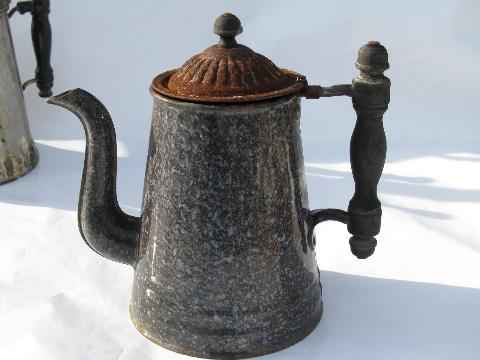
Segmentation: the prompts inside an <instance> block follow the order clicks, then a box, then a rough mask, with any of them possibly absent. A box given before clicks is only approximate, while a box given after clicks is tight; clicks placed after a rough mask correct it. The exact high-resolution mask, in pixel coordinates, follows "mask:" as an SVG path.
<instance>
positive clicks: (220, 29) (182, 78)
mask: <svg viewBox="0 0 480 360" xmlns="http://www.w3.org/2000/svg"><path fill="white" fill-rule="evenodd" d="M213 31H214V33H215V34H217V35H219V36H220V41H219V42H218V44H217V45H213V46H211V47H209V48H207V49H206V50H205V51H203V52H202V53H200V54H198V55H195V56H194V57H192V58H190V59H189V60H187V62H186V63H185V64H183V65H182V67H180V68H179V69H176V70H171V71H167V72H165V73H163V74H160V75H158V76H157V77H156V78H155V79H154V80H153V83H152V89H153V91H155V92H157V93H160V94H162V95H165V96H169V97H172V98H176V99H181V100H187V101H193V102H215V103H222V102H228V103H231V102H244V101H257V100H265V99H271V98H276V97H279V96H284V95H287V94H292V93H296V92H299V91H300V90H302V89H303V88H304V87H305V85H306V81H305V77H304V76H303V75H300V74H297V73H295V72H293V71H290V70H286V69H280V68H278V67H277V66H276V65H275V64H274V63H273V62H272V61H270V60H269V59H267V58H266V57H265V56H263V55H260V54H257V53H256V52H254V51H253V50H252V49H250V48H248V47H246V46H244V45H240V44H237V41H236V40H235V36H237V35H238V34H240V33H241V32H242V31H243V29H242V26H241V24H240V20H239V19H238V18H237V17H236V16H235V15H233V14H229V13H225V14H223V15H220V16H219V17H218V18H217V20H216V21H215V25H214V28H213Z"/></svg>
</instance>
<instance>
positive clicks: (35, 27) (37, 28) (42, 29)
mask: <svg viewBox="0 0 480 360" xmlns="http://www.w3.org/2000/svg"><path fill="white" fill-rule="evenodd" d="M16 12H18V13H19V14H26V13H30V14H32V30H31V31H32V42H33V50H34V52H35V58H36V59H37V68H36V69H35V78H34V79H31V80H28V81H26V82H25V83H24V84H23V85H22V88H23V90H25V88H26V87H27V86H28V85H30V84H34V83H36V84H37V87H38V90H39V92H38V94H39V96H41V97H49V96H52V87H53V69H52V66H51V65H50V55H51V51H52V29H51V26H50V21H49V19H48V14H49V13H50V0H28V1H19V2H18V3H17V4H16V6H15V7H13V8H12V9H11V10H10V12H9V13H8V17H9V18H10V17H12V16H13V15H14V14H15V13H16Z"/></svg>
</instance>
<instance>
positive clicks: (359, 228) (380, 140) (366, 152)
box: [304, 41, 390, 259]
mask: <svg viewBox="0 0 480 360" xmlns="http://www.w3.org/2000/svg"><path fill="white" fill-rule="evenodd" d="M356 67H357V69H359V70H360V74H359V75H357V76H356V77H355V78H354V79H353V81H352V85H334V86H331V87H321V86H309V85H307V86H306V87H305V91H304V96H305V97H306V98H307V99H318V98H320V97H330V96H351V97H352V103H353V108H354V109H355V111H356V113H357V121H356V124H355V128H354V130H353V134H352V138H351V141H350V164H351V167H352V173H353V179H354V181H355V193H354V195H353V197H352V199H351V200H350V203H349V205H348V211H343V210H339V209H321V210H312V211H310V212H309V216H308V218H309V234H308V239H309V242H310V244H311V243H312V240H311V239H312V237H313V229H314V227H315V226H316V225H317V224H319V223H321V222H324V221H328V220H333V221H339V222H342V223H344V224H346V225H347V228H348V231H349V232H350V234H352V235H353V236H352V237H351V238H350V249H351V251H352V253H353V254H354V255H355V256H356V257H357V258H359V259H365V258H367V257H369V256H370V255H372V254H373V253H374V251H375V247H376V245H377V240H376V239H375V236H376V235H377V234H378V233H379V232H380V225H381V217H382V208H381V203H380V201H379V199H378V196H377V185H378V181H379V180H380V177H381V175H382V171H383V166H384V164H385V157H386V151H387V142H386V138H385V132H384V130H383V114H384V113H385V111H386V110H387V108H388V103H389V102H390V79H388V78H387V77H386V76H384V75H383V72H384V71H385V70H387V69H388V68H389V64H388V53H387V50H386V49H385V47H383V46H382V45H380V43H379V42H377V41H370V42H369V43H368V44H366V45H364V46H362V47H361V48H360V50H359V51H358V59H357V63H356Z"/></svg>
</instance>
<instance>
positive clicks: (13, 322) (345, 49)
mask: <svg viewBox="0 0 480 360" xmlns="http://www.w3.org/2000/svg"><path fill="white" fill-rule="evenodd" d="M51 2H52V14H51V18H52V26H53V31H54V44H53V54H52V62H53V65H54V68H55V75H56V82H55V89H54V90H55V92H56V93H59V92H61V91H64V90H67V89H70V88H74V87H82V88H84V89H86V90H88V91H90V92H92V93H94V94H95V95H96V96H98V97H99V98H100V99H101V100H102V101H103V102H104V103H105V105H106V106H107V108H108V109H109V110H110V112H111V114H112V117H113V119H114V122H115V126H116V129H117V137H118V146H119V154H118V156H119V166H118V167H119V175H118V194H119V202H120V204H121V206H122V207H123V208H124V209H125V211H127V212H129V213H132V214H135V215H136V214H139V208H140V204H141V195H142V186H143V176H144V166H145V158H146V151H147V144H148V132H149V123H150V112H151V105H152V102H151V98H150V95H149V92H148V87H149V84H150V81H151V80H152V78H153V77H154V75H156V74H158V73H160V72H163V71H165V70H167V69H171V68H175V67H178V66H180V65H181V64H182V63H183V62H184V61H185V60H186V59H187V58H189V57H190V56H192V55H194V54H196V53H198V52H200V51H202V50H203V49H204V48H206V47H207V46H209V45H211V44H213V43H215V42H216V41H217V37H216V36H215V35H213V34H212V24H213V21H214V19H215V17H216V16H217V15H219V14H221V13H222V12H224V11H231V12H233V13H235V14H237V15H238V16H239V17H240V19H241V20H242V23H243V27H244V33H243V34H242V35H241V36H239V38H238V40H239V42H241V43H244V44H246V45H248V46H250V47H251V48H253V49H254V50H256V51H258V52H261V53H263V54H265V55H266V56H268V57H270V58H271V59H272V60H273V61H274V62H275V63H277V64H278V65H279V66H282V67H287V68H291V69H293V70H296V71H298V72H300V73H303V74H306V75H307V77H308V79H309V82H310V83H312V84H317V83H319V84H324V85H331V84H335V83H345V82H349V81H350V79H351V78H352V77H353V76H354V75H355V74H356V73H357V70H356V69H355V68H354V63H355V60H356V52H357V50H358V48H359V47H360V46H361V45H362V44H364V43H365V42H367V41H368V40H373V39H375V40H379V41H381V42H382V43H383V44H384V45H385V46H386V47H387V49H388V51H389V54H390V65H391V69H390V70H389V71H388V72H387V75H388V76H389V77H390V78H391V80H392V93H391V98H392V101H391V104H390V109H389V110H388V112H387V113H386V115H385V118H384V121H385V129H386V132H387V137H388V141H389V152H388V159H387V164H386V167H385V172H384V176H383V178H382V181H381V184H380V186H379V191H380V197H381V200H382V202H383V207H384V217H383V227H382V232H381V234H380V235H379V236H378V242H379V245H378V248H377V251H376V252H375V254H374V256H372V257H371V258H369V259H368V260H364V261H359V260H357V259H356V258H355V257H353V255H351V254H350V251H349V246H348V238H349V235H348V233H347V231H346V229H345V226H343V225H341V224H337V223H327V224H322V225H321V226H318V228H317V230H316V231H317V239H318V240H317V241H318V244H317V260H318V263H319V267H320V270H321V275H322V282H323V284H324V301H325V312H324V317H323V319H322V321H321V323H320V325H319V326H318V327H317V329H316V330H315V331H314V332H313V333H312V334H311V335H310V336H309V337H307V338H306V339H305V340H304V341H302V342H300V343H299V344H297V345H295V346H293V347H291V348H289V349H287V350H284V351H282V352H279V353H276V354H272V355H269V356H267V357H266V358H269V359H270V358H271V359H278V360H280V359H289V360H290V359H338V360H342V359H387V358H388V359H436V360H439V359H453V358H455V359H462V360H464V359H468V360H470V359H471V360H477V359H480V338H479V334H480V255H479V253H480V221H479V217H478V214H479V213H480V206H479V203H480V143H479V138H480V105H479V104H480V101H479V100H478V84H479V83H480V71H479V68H478V67H479V65H480V42H479V41H478V39H479V38H480V25H479V24H480V22H479V21H478V19H479V18H480V2H479V1H478V0H464V1H455V0H452V1H436V0H435V1H434V0H429V1H414V0H409V1H397V2H395V3H394V2H393V1H353V0H351V1H341V2H332V1H329V2H327V1H313V0H312V1H296V2H293V1H251V0H243V1H233V0H229V1H213V0H203V1H195V0H190V1H180V0H179V1H158V0H157V1H153V0H137V1H127V0H102V1H93V0H83V1H73V0H63V1H60V0H52V1H51ZM29 21H30V20H29V19H28V16H23V17H21V16H15V18H13V19H12V21H11V26H12V33H13V37H14V39H15V44H16V51H17V57H18V62H19V66H20V72H21V75H22V78H23V79H24V80H26V79H28V78H30V77H32V74H33V69H34V59H33V51H32V50H31V45H30V38H29ZM25 95H26V101H27V106H28V112H29V116H30V124H31V129H32V133H33V136H34V138H35V139H36V142H37V145H38V148H39V151H40V157H41V159H40V164H39V165H38V167H37V168H36V169H35V170H34V171H33V172H32V173H31V174H29V175H28V176H26V177H24V178H22V179H19V180H17V181H15V182H12V183H10V184H7V185H3V186H1V187H0V236H1V242H0V244H1V251H0V358H1V359H18V360H20V359H48V360H52V359H69V360H73V359H102V360H103V359H108V360H110V359H112V360H113V359H115V360H116V359H121V360H127V359H181V358H185V357H183V356H182V355H178V354H175V353H173V352H169V351H167V350H164V349H162V348H160V347H157V346H156V345H153V344H152V343H150V342H149V341H148V340H146V339H144V338H143V337H142V336H141V335H140V334H139V333H138V332H137V331H136V330H135V329H134V327H133V326H132V324H131V323H130V319H129V316H128V303H129V296H130V289H131V284H132V274H133V272H132V269H130V268H128V267H127V266H123V265H120V264H116V263H113V262H110V261H107V260H105V259H103V258H101V257H100V256H98V255H96V254H95V253H93V252H92V251H91V250H90V249H89V248H88V247H87V246H86V245H85V244H84V243H83V241H82V239H81V237H80V234H79V232H78V229H77V224H76V206H77V196H78V191H79V186H80V178H81V171H82V166H83V156H84V146H85V142H84V134H83V129H82V127H81V125H80V122H79V121H78V120H77V119H76V118H75V117H74V116H73V115H71V114H70V113H68V112H66V111H64V110H62V109H60V108H56V107H53V106H49V105H46V104H45V103H44V101H43V100H41V99H39V98H37V97H36V91H35V89H34V88H33V87H31V88H29V89H28V90H27V91H26V94H25ZM302 111H303V116H302V133H303V141H304V154H305V161H306V171H307V180H308V186H309V195H310V203H311V207H312V208H318V207H337V208H345V207H346V205H347V202H348V200H349V199H350V197H351V195H352V192H353V181H352V177H351V175H350V168H349V163H348V142H349V137H350V134H351V131H352V129H353V125H354V120H355V117H354V112H353V110H352V107H351V104H350V101H349V100H348V99H346V98H339V99H322V100H308V101H307V100H305V101H303V109H302Z"/></svg>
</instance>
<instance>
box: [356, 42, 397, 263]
mask: <svg viewBox="0 0 480 360" xmlns="http://www.w3.org/2000/svg"><path fill="white" fill-rule="evenodd" d="M356 66H357V68H358V69H359V70H360V74H359V75H358V76H357V77H355V78H354V79H353V83H352V102H353V107H354V109H355V111H356V113H357V122H356V124H355V129H354V130H353V135H352V139H351V142H350V163H351V166H352V173H353V179H354V181H355V194H354V195H353V198H352V199H351V200H350V203H349V206H348V214H349V222H348V231H349V232H350V234H352V235H353V236H352V237H351V238H350V248H351V250H352V253H353V254H354V255H355V256H357V257H358V258H360V259H364V258H367V257H369V256H370V255H372V254H373V252H374V251H375V246H376V245H377V240H376V239H375V237H374V236H375V235H377V234H378V233H379V232H380V226H381V216H382V208H381V203H380V201H379V199H378V197H377V185H378V182H379V180H380V176H381V175H382V171H383V166H384V164H385V157H386V151H387V141H386V138H385V132H384V130H383V114H384V113H385V111H386V110H387V108H388V103H389V101H390V80H389V79H388V78H387V77H385V76H384V75H383V72H384V71H385V70H386V69H388V67H389V65H388V54H387V50H386V49H385V48H384V47H383V46H382V45H380V43H378V42H373V41H372V42H369V43H368V44H367V45H364V46H362V47H361V48H360V50H359V53H358V60H357V64H356Z"/></svg>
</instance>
